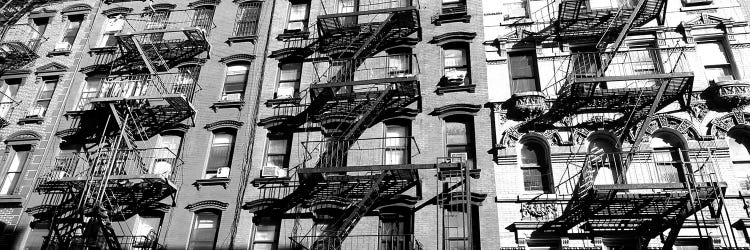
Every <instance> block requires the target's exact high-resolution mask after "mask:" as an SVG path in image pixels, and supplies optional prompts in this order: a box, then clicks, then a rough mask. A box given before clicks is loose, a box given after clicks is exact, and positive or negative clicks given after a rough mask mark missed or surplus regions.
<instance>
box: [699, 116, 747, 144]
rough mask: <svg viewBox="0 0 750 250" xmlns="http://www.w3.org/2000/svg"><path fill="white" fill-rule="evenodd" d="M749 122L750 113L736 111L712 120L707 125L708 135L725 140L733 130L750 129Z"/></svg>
mask: <svg viewBox="0 0 750 250" xmlns="http://www.w3.org/2000/svg"><path fill="white" fill-rule="evenodd" d="M748 120H750V113H747V112H739V111H735V112H732V113H729V114H726V115H724V116H721V117H717V118H714V119H713V120H711V122H709V123H708V125H707V127H708V130H707V131H706V134H707V135H712V136H714V137H716V138H719V139H723V138H725V137H726V136H727V133H729V130H732V129H733V128H740V127H744V128H750V122H748Z"/></svg>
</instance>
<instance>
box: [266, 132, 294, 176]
mask: <svg viewBox="0 0 750 250" xmlns="http://www.w3.org/2000/svg"><path fill="white" fill-rule="evenodd" d="M291 142H292V138H291V136H287V135H283V136H270V137H269V138H268V149H267V150H266V164H265V165H264V167H263V169H262V173H261V176H263V177H286V176H287V169H288V168H289V154H290V152H291V149H292V147H291V146H292V145H291V144H292V143H291Z"/></svg>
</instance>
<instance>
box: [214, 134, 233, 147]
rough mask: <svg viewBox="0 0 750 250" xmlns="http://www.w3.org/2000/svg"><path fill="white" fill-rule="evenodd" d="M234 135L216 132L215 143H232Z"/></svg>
mask: <svg viewBox="0 0 750 250" xmlns="http://www.w3.org/2000/svg"><path fill="white" fill-rule="evenodd" d="M233 138H234V136H233V135H231V134H227V133H216V134H214V145H216V144H230V143H232V139H233Z"/></svg>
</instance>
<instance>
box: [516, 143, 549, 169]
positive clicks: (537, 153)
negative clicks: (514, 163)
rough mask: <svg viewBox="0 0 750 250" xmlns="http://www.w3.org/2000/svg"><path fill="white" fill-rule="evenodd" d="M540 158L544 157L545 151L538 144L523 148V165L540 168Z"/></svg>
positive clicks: (527, 145)
mask: <svg viewBox="0 0 750 250" xmlns="http://www.w3.org/2000/svg"><path fill="white" fill-rule="evenodd" d="M540 157H544V151H543V150H542V148H541V147H540V146H538V145H537V144H523V146H522V147H521V164H524V165H526V164H529V165H537V166H539V158H540Z"/></svg>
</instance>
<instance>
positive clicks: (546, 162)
mask: <svg viewBox="0 0 750 250" xmlns="http://www.w3.org/2000/svg"><path fill="white" fill-rule="evenodd" d="M527 145H532V146H535V147H536V149H537V150H540V151H542V152H540V153H535V157H536V161H537V162H536V163H535V164H531V163H523V162H524V159H525V158H524V155H523V150H524V147H527ZM532 152H533V151H532ZM549 157H550V149H549V146H547V144H545V143H543V142H541V141H539V140H537V139H526V140H523V141H521V142H520V143H519V147H518V166H519V168H520V169H521V173H522V177H523V178H522V181H523V189H524V192H530V193H547V194H549V193H554V192H555V190H554V189H555V186H554V183H553V180H554V178H552V168H551V165H550V158H549ZM530 170H536V171H537V172H538V174H539V176H538V182H539V183H540V184H541V186H540V188H538V189H531V188H532V187H534V186H527V185H526V183H527V182H530V181H533V180H530V179H528V178H533V177H537V176H532V175H529V173H530Z"/></svg>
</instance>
